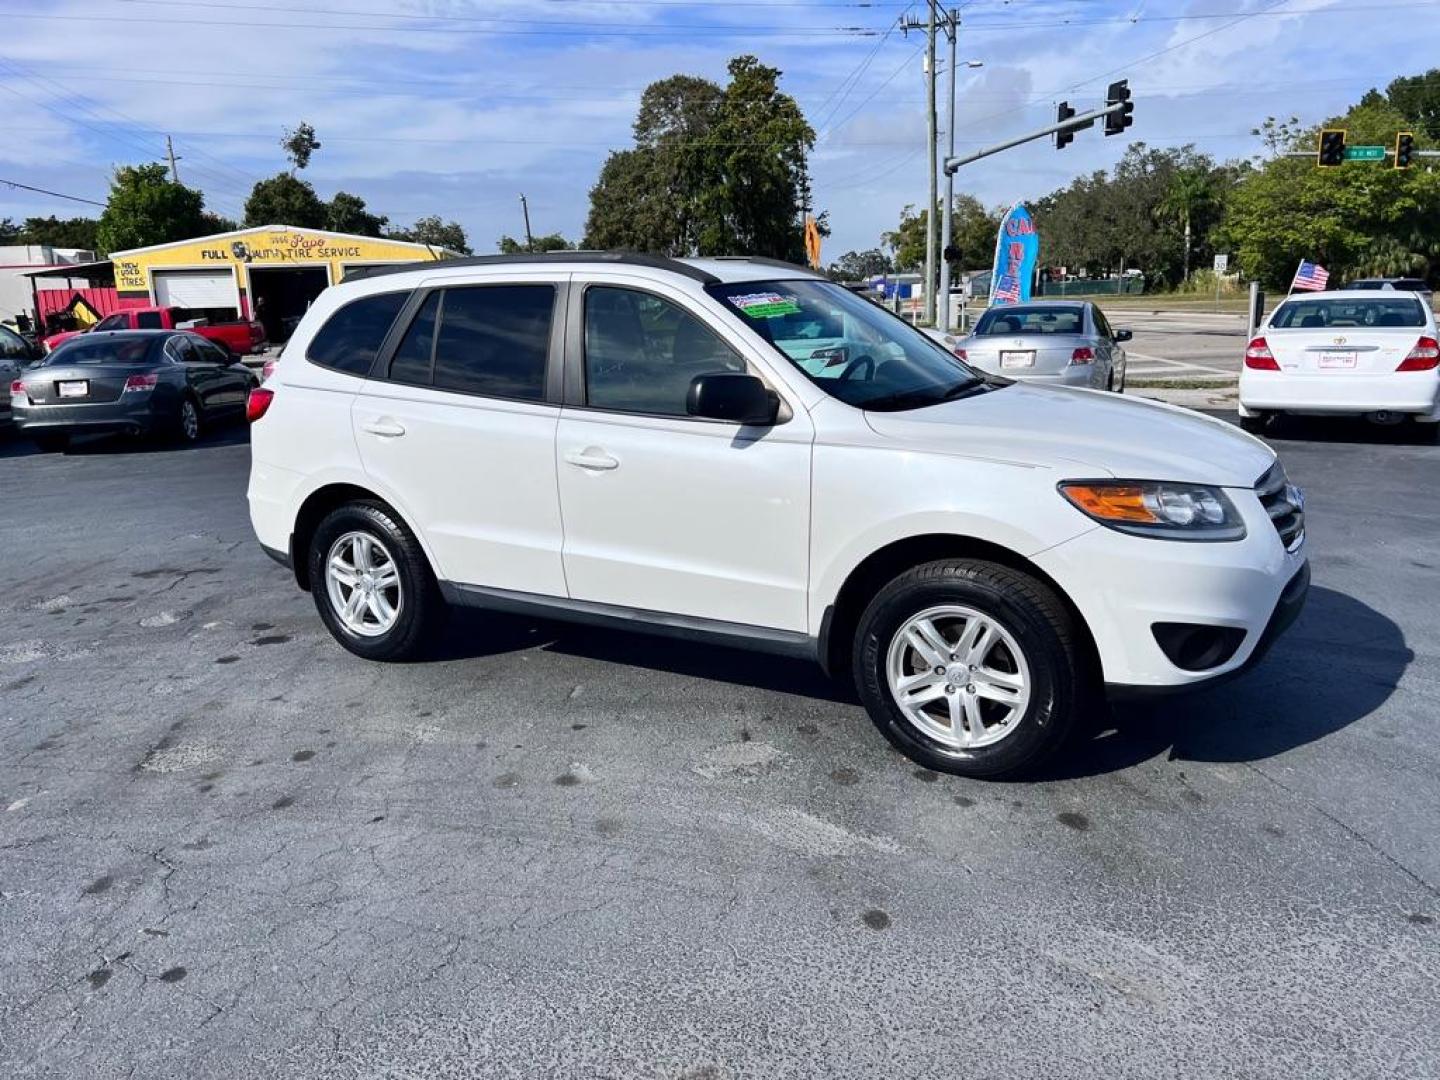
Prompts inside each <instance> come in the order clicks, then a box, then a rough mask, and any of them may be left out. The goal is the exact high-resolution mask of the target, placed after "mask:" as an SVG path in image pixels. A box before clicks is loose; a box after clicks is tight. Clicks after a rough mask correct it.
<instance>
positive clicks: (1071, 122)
mask: <svg viewBox="0 0 1440 1080" xmlns="http://www.w3.org/2000/svg"><path fill="white" fill-rule="evenodd" d="M1129 104H1130V103H1129V102H1128V101H1115V102H1112V103H1111V104H1109V105H1106V106H1104V107H1103V108H1099V109H1091V110H1090V111H1089V112H1084V113H1077V114H1076V115H1074V116H1072V117H1069V118H1068V119H1065V120H1058V121H1056V122H1055V123H1053V124H1047V125H1046V126H1045V127H1043V128H1036V129H1035V130H1034V131H1027V132H1026V133H1025V134H1024V135H1017V136H1015V138H1013V139H1006V140H1005V141H1004V142H1002V143H996V144H995V145H994V146H987V147H985V148H984V149H983V150H976V151H975V152H974V153H973V154H966V155H965V156H964V157H947V158H946V159H945V172H946V173H947V174H948V175H950V176H954V175H955V173H956V171H957V170H959V169H962V168H964V167H965V166H966V165H970V164H973V163H974V162H977V161H979V160H980V159H982V158H987V157H990V156H992V155H994V154H998V153H1000V152H1001V151H1004V150H1009V149H1012V148H1013V147H1016V146H1021V145H1023V144H1024V143H1027V142H1034V141H1035V140H1036V139H1044V138H1048V137H1049V136H1051V135H1054V134H1055V133H1056V132H1060V131H1076V130H1078V129H1080V128H1085V127H1089V126H1090V125H1091V124H1093V123H1094V122H1095V121H1096V120H1100V119H1103V118H1104V117H1107V116H1111V115H1115V114H1119V113H1124V112H1125V111H1126V106H1128V105H1129ZM1306 156H1307V157H1313V156H1314V155H1313V154H1308V155H1306Z"/></svg>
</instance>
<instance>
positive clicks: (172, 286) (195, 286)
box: [151, 270, 239, 308]
mask: <svg viewBox="0 0 1440 1080" xmlns="http://www.w3.org/2000/svg"><path fill="white" fill-rule="evenodd" d="M151 276H152V278H153V279H154V281H155V303H157V304H159V305H160V306H161V307H182V308H233V307H237V306H238V305H239V298H238V297H237V296H236V294H235V277H234V275H232V274H231V273H230V271H229V270H156V271H154V272H153V274H152V275H151Z"/></svg>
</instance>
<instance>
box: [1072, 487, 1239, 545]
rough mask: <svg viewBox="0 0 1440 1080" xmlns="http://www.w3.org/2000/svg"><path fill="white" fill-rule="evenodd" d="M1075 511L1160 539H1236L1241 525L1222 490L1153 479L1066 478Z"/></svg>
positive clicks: (1107, 524)
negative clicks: (1068, 479)
mask: <svg viewBox="0 0 1440 1080" xmlns="http://www.w3.org/2000/svg"><path fill="white" fill-rule="evenodd" d="M1060 494H1061V495H1064V496H1065V498H1066V499H1068V500H1069V501H1070V503H1071V505H1073V506H1074V507H1075V508H1076V509H1077V510H1079V511H1080V512H1081V513H1082V514H1085V515H1086V516H1087V517H1090V518H1093V519H1094V520H1095V521H1098V522H1099V523H1100V524H1101V525H1106V526H1109V527H1110V528H1112V529H1118V530H1119V531H1120V532H1124V533H1132V534H1133V535H1135V536H1153V537H1159V538H1161V539H1164V540H1239V539H1241V538H1242V537H1243V536H1244V535H1245V523H1244V522H1243V521H1241V520H1240V514H1239V513H1238V512H1237V511H1236V509H1235V505H1234V504H1233V503H1232V502H1231V501H1230V499H1229V497H1228V496H1227V495H1226V494H1225V492H1223V491H1221V490H1220V489H1219V488H1213V487H1204V486H1202V485H1199V484H1173V483H1169V482H1165V481H1152V480H1070V481H1066V482H1065V483H1062V484H1061V485H1060Z"/></svg>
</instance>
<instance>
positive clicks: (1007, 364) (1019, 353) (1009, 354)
mask: <svg viewBox="0 0 1440 1080" xmlns="http://www.w3.org/2000/svg"><path fill="white" fill-rule="evenodd" d="M1034 366H1035V350H1034V349H1002V350H1001V351H1000V367H1001V368H1002V369H1005V370H1014V369H1016V368H1033V367H1034Z"/></svg>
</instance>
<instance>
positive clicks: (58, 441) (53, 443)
mask: <svg viewBox="0 0 1440 1080" xmlns="http://www.w3.org/2000/svg"><path fill="white" fill-rule="evenodd" d="M29 435H30V441H31V442H33V443H34V444H35V445H36V446H37V447H38V448H39V449H40V451H41V453H45V454H58V453H60V452H61V451H62V450H64V449H65V448H66V447H68V446H69V445H70V436H69V435H66V434H65V433H64V432H63V431H32V432H30V433H29Z"/></svg>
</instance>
